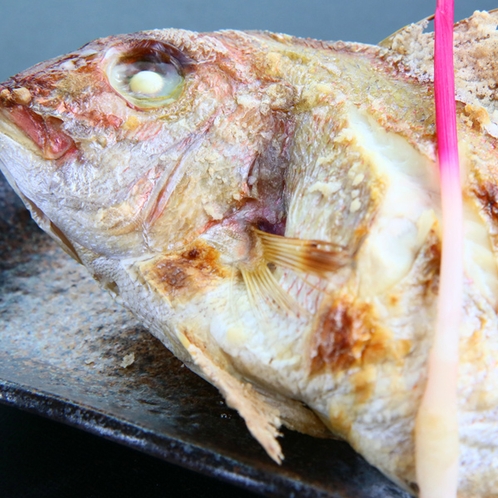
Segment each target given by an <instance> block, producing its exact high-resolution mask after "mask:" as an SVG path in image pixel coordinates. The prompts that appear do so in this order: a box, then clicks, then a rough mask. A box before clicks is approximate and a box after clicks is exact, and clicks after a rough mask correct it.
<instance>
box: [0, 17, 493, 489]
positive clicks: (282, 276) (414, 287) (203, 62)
mask: <svg viewBox="0 0 498 498" xmlns="http://www.w3.org/2000/svg"><path fill="white" fill-rule="evenodd" d="M491 26H494V28H495V27H496V15H495V16H492V15H488V14H478V15H476V16H474V18H472V19H471V20H469V21H467V22H464V23H461V24H460V25H459V27H458V29H459V33H461V34H462V38H461V46H457V55H458V56H459V57H460V58H461V60H465V59H466V58H468V57H472V56H473V55H472V54H474V53H475V52H476V50H477V51H480V53H481V54H484V55H483V56H484V57H487V58H488V59H489V60H493V61H494V60H496V57H495V52H498V51H497V50H495V47H494V44H495V43H498V42H497V41H496V40H495V39H494V38H493V36H494V37H495V38H496V35H491V34H490V33H491V32H492V31H493V30H494V28H493V29H491ZM417 29H418V28H416V27H415V28H413V27H411V28H408V29H407V30H405V32H401V33H398V34H397V35H396V37H393V38H392V39H390V40H389V41H388V42H386V44H387V45H389V46H388V47H385V48H380V47H373V46H365V45H358V44H345V43H336V44H332V43H324V42H318V41H314V40H301V39H296V38H292V37H289V36H285V35H276V34H271V33H242V32H236V31H226V32H220V33H213V34H197V33H191V32H186V31H179V30H157V31H151V32H144V33H138V34H134V35H127V36H119V37H109V38H105V39H102V40H97V41H95V42H92V43H91V44H89V45H86V46H85V47H83V48H82V49H80V50H79V51H76V52H74V53H72V54H69V55H67V56H64V57H61V58H59V59H54V60H52V61H48V62H46V63H42V64H40V65H38V66H35V67H34V68H32V69H30V70H28V71H25V72H24V73H21V74H19V75H17V76H15V77H13V78H12V79H10V80H8V81H7V82H5V83H3V84H1V85H0V166H1V167H2V170H3V171H4V172H5V174H6V176H7V178H8V179H9V181H10V182H11V183H12V185H13V186H14V188H15V189H16V191H17V192H18V193H19V194H20V195H21V197H22V198H23V199H24V201H25V203H26V205H27V207H28V208H29V209H30V210H31V212H32V214H33V217H34V218H35V219H36V220H37V221H38V223H39V224H40V226H42V228H44V229H45V230H46V231H47V232H48V233H49V234H50V235H51V236H52V237H54V238H55V239H56V240H57V241H58V242H59V243H60V244H61V245H62V246H63V248H64V249H65V250H66V251H67V252H68V253H69V254H71V255H72V256H73V257H75V258H76V259H77V260H79V261H80V262H82V263H83V264H84V265H85V266H86V267H87V268H88V269H89V270H90V271H91V272H92V274H93V275H94V277H95V278H96V279H97V280H99V281H100V282H101V284H102V285H103V287H105V288H106V289H108V290H109V291H110V292H112V293H113V294H115V295H116V297H117V298H118V299H119V300H120V301H121V302H123V304H124V305H125V306H127V307H128V308H130V309H131V310H132V311H133V312H134V313H135V314H136V315H137V316H138V317H139V318H140V319H141V320H142V322H143V323H144V324H145V325H146V326H147V327H148V328H149V329H150V330H151V332H152V333H153V334H155V335H156V336H157V337H158V338H159V339H160V340H162V341H163V343H164V344H165V345H166V346H167V347H168V348H170V349H171V350H172V351H173V352H174V353H175V355H177V356H178V357H179V358H180V359H181V360H182V361H184V362H185V363H186V364H187V365H188V366H189V367H190V368H191V369H193V370H194V371H196V372H197V373H199V374H200V375H201V376H203V377H204V378H206V379H207V380H208V381H209V382H211V383H213V384H214V385H216V386H217V387H218V388H219V389H220V391H221V392H222V393H223V395H224V396H225V398H226V399H227V402H228V403H229V404H230V405H231V406H232V407H234V408H236V409H237V410H238V411H239V413H240V414H241V416H242V417H244V419H245V420H246V423H247V425H248V428H249V429H250V430H251V432H252V433H253V435H254V436H255V437H256V438H257V439H258V441H260V443H261V444H262V445H263V446H264V447H265V449H266V450H267V452H268V453H269V455H270V456H271V457H272V458H274V459H275V460H277V461H280V460H281V458H282V454H281V450H280V447H279V445H278V442H277V441H276V437H277V436H278V427H279V426H280V424H281V423H285V424H287V425H289V426H290V427H293V428H296V429H298V430H301V431H303V432H308V433H311V434H313V435H322V436H323V435H324V434H325V433H326V432H327V430H326V429H325V426H326V428H327V429H328V430H330V431H332V433H334V434H336V435H339V436H341V437H343V438H345V439H346V440H348V441H349V442H350V443H351V444H352V445H353V446H354V447H355V448H356V449H357V450H358V451H359V452H360V453H362V454H363V455H364V456H365V457H366V458H367V459H368V460H369V461H370V462H371V463H373V464H374V465H375V466H377V467H378V468H379V469H380V470H382V471H383V472H384V473H385V474H387V475H388V476H390V477H391V478H392V479H393V480H395V481H396V482H397V483H399V484H400V485H402V486H403V487H405V488H407V489H409V490H411V491H412V492H414V491H415V490H416V483H415V472H414V457H413V455H414V441H413V431H414V419H415V415H416V412H417V408H418V405H419V401H420V397H421V395H422V392H423V388H424V383H425V378H426V368H425V366H426V360H427V354H428V351H429V348H430V345H431V338H432V333H433V327H434V318H435V302H436V298H437V292H438V275H439V264H440V250H441V247H440V246H441V242H440V219H439V215H440V213H439V211H440V207H439V201H438V199H439V195H438V191H439V186H438V181H437V171H436V166H435V136H434V133H435V131H434V110H433V94H432V83H431V78H430V74H429V75H428V74H427V71H426V70H425V69H424V68H425V65H424V64H425V63H426V61H425V59H423V58H422V59H421V58H420V57H419V58H418V59H417V57H416V56H415V55H416V54H415V55H414V53H412V52H410V49H409V47H413V46H417V43H418V42H419V41H420V40H422V41H423V43H426V44H428V45H430V38H428V39H424V37H425V36H426V35H422V34H420V33H418V31H417ZM479 29H481V31H482V32H480V33H481V34H480V35H479V36H478V35H477V34H476V33H477V31H476V30H479ZM414 33H415V34H414ZM483 33H484V34H483ZM465 35H469V36H468V37H465ZM474 35H475V36H474ZM427 36H428V35H427ZM468 39H472V40H474V45H472V49H471V50H470V51H469V50H468V48H467V47H466V46H465V40H468ZM410 43H411V45H410ZM407 47H408V48H407ZM151 50H156V51H164V53H165V54H166V56H167V57H171V59H172V60H173V61H174V62H175V64H176V65H177V68H178V71H179V72H180V73H181V76H182V78H183V80H184V82H183V87H182V90H181V93H180V94H179V95H178V96H176V97H175V98H174V99H172V101H171V102H168V103H167V104H166V105H163V106H159V107H152V108H147V109H143V108H140V106H137V105H136V103H133V102H130V101H129V100H127V99H126V98H125V97H124V96H123V95H121V94H120V93H119V92H118V91H116V89H115V88H114V87H113V86H112V85H111V82H110V80H109V68H110V67H111V66H112V64H113V60H114V59H113V57H116V56H117V55H116V54H118V55H119V54H123V53H124V54H126V53H131V54H137V53H147V51H151ZM469 54H470V55H469ZM166 56H165V57H166ZM417 61H418V65H417ZM462 67H465V64H463V66H462ZM417 71H418V72H417ZM424 71H425V72H424ZM462 71H463V70H462ZM476 71H477V72H478V70H476ZM462 74H464V72H462ZM462 78H464V76H462ZM470 80H472V78H470V79H469V82H467V83H469V85H471V84H472V81H473V80H472V81H470ZM457 81H458V79H457ZM481 90H482V89H481ZM471 93H472V92H471ZM472 98H473V99H474V100H472V102H471V101H470V100H468V99H467V97H465V96H464V97H462V98H461V102H460V103H459V135H460V142H461V152H462V154H463V157H464V164H465V168H466V176H465V179H464V201H465V229H466V247H465V258H466V283H465V313H464V317H463V329H462V332H461V351H462V353H461V367H460V376H459V400H460V401H459V403H460V423H461V451H462V453H461V461H462V470H461V477H460V488H459V496H461V497H471V496H472V497H474V496H482V497H493V496H498V494H497V492H496V491H495V490H496V489H498V467H497V465H498V464H497V463H496V462H495V459H493V458H492V455H493V454H494V453H496V450H497V448H496V441H497V438H496V437H494V436H495V435H496V434H495V433H496V431H497V430H498V429H497V424H496V420H497V419H498V413H497V409H498V408H497V407H498V399H497V395H496V393H497V392H498V389H497V388H498V369H496V362H497V360H498V338H497V335H496V330H497V326H498V323H497V316H496V308H497V300H496V299H497V298H496V296H497V295H498V294H497V292H498V271H497V266H496V254H497V250H498V227H497V212H498V208H497V206H498V189H497V187H496V185H498V169H497V165H498V156H497V148H496V145H497V144H496V137H495V136H494V135H493V130H494V128H493V126H492V125H493V123H494V121H493V119H494V118H493V116H492V112H493V111H494V108H493V107H492V106H493V105H494V104H493V102H494V101H492V100H489V99H488V97H487V96H484V97H482V98H481V97H479V96H477V97H476V95H475V93H474V94H473V96H472ZM466 99H467V100H466ZM490 102H491V103H490ZM303 403H304V404H306V405H307V406H308V407H309V408H310V409H311V410H309V409H307V408H304V407H303ZM315 414H316V415H315Z"/></svg>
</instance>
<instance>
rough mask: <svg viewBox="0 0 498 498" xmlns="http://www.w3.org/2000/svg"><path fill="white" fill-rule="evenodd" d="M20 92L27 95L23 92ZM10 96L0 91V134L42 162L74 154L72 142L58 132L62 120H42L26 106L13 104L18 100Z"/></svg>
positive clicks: (61, 130) (60, 129) (68, 137)
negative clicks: (38, 157) (39, 157)
mask: <svg viewBox="0 0 498 498" xmlns="http://www.w3.org/2000/svg"><path fill="white" fill-rule="evenodd" d="M0 88H1V87H0ZM18 90H19V89H18ZM24 90H26V92H27V93H28V94H29V91H28V90H27V89H24ZM14 92H15V90H14V91H10V90H9V89H8V88H3V89H2V90H1V91H0V132H1V133H3V134H5V135H7V136H8V137H10V138H12V140H15V141H16V142H18V143H19V144H20V145H22V146H23V147H25V148H27V149H28V150H29V151H31V152H33V153H34V154H37V155H38V156H41V157H42V158H43V159H46V160H57V159H61V158H62V157H63V156H65V155H67V154H68V153H70V152H72V151H75V150H76V144H75V143H74V141H73V139H72V138H71V137H70V136H69V135H67V134H66V133H65V132H64V131H63V129H62V126H63V121H62V120H60V119H58V118H56V117H53V116H42V115H40V114H38V113H36V112H35V111H34V110H33V109H31V108H30V107H29V106H28V104H22V103H18V102H16V100H17V101H19V97H15V95H16V94H15V93H14ZM25 98H27V96H25ZM2 104H3V105H2Z"/></svg>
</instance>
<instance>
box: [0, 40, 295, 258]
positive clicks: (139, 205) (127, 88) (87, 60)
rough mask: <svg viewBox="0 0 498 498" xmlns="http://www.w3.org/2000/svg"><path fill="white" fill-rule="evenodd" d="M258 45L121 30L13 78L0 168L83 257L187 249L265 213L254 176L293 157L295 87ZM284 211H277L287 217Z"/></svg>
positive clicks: (0, 114) (0, 89)
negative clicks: (242, 215)
mask: <svg viewBox="0 0 498 498" xmlns="http://www.w3.org/2000/svg"><path fill="white" fill-rule="evenodd" d="M255 40H256V37H255V36H251V35H249V34H244V33H237V32H221V33H218V34H212V35H201V34H197V33H192V32H188V31H181V30H155V31H150V32H142V33H137V34H132V35H123V36H111V37H108V38H103V39H100V40H97V41H94V42H92V43H90V44H87V45H85V46H84V47H82V48H81V49H79V50H77V51H75V52H72V53H70V54H67V55H65V56H61V57H58V58H56V59H52V60H50V61H47V62H44V63H41V64H38V65H36V66H34V67H33V68H31V69H28V70H26V71H24V72H22V73H20V74H18V75H16V76H14V77H12V78H11V79H9V80H7V81H6V82H4V83H1V84H0V168H1V169H2V171H3V172H4V174H5V175H6V177H7V179H8V180H9V182H10V183H11V184H12V186H13V187H14V189H15V190H16V191H17V193H18V194H19V195H20V196H21V198H22V199H23V200H24V202H25V204H26V205H27V207H28V208H29V209H30V211H31V212H32V215H33V217H34V218H35V220H36V221H37V222H38V223H39V224H40V225H41V226H42V228H44V229H45V230H46V231H47V232H48V233H49V234H51V235H52V236H53V237H54V238H55V239H56V240H57V241H58V242H59V243H61V245H62V246H63V248H65V249H66V250H67V252H69V253H70V254H72V255H73V256H76V254H75V253H78V251H79V250H77V249H75V247H81V248H85V249H86V250H88V251H91V252H92V253H94V254H97V255H104V256H106V257H117V256H119V257H127V256H130V257H135V256H140V255H143V254H146V253H150V252H161V251H164V250H166V249H175V248H178V247H181V246H184V245H185V244H187V243H188V241H189V240H192V239H193V238H195V237H197V236H198V235H199V234H201V233H203V232H204V231H206V230H207V229H208V227H210V226H212V225H213V224H219V223H221V222H223V220H226V219H227V218H230V216H231V214H232V213H233V212H235V211H237V210H240V208H241V207H242V206H244V205H248V206H252V207H251V208H247V209H246V211H248V212H249V211H250V212H251V213H253V214H252V216H253V218H255V217H257V216H262V215H261V213H262V212H263V211H264V209H263V208H261V206H260V204H261V203H259V204H258V195H259V196H261V195H263V194H262V193H261V192H262V191H263V190H264V189H262V188H260V189H259V194H258V189H257V184H256V183H257V182H256V183H255V181H254V180H252V181H251V178H252V177H251V175H252V173H253V171H254V168H255V165H257V164H258V162H259V163H260V162H261V158H262V157H266V158H268V157H269V156H271V158H270V162H273V164H272V165H273V166H274V165H275V163H276V162H279V161H285V158H283V156H284V155H282V154H281V152H282V150H281V149H282V148H283V147H284V145H283V144H284V142H285V137H286V136H287V134H288V129H287V128H286V126H287V127H288V125H286V124H285V123H287V121H288V120H287V119H286V118H285V114H286V111H287V110H288V109H286V107H287V108H288V107H289V106H291V105H292V102H291V101H292V89H289V88H287V87H286V86H285V85H281V84H279V83H276V82H275V79H274V78H273V77H272V76H271V75H268V74H266V72H265V69H264V64H263V65H261V64H258V57H259V58H260V57H261V50H260V49H259V48H258V43H255ZM279 85H280V86H279ZM276 136H277V140H276V139H275V137H276ZM275 144H277V145H275ZM270 149H271V150H272V151H273V152H269V150H270ZM276 149H279V150H278V151H276ZM278 158H279V159H278ZM267 162H268V161H267ZM277 170H278V168H277ZM270 183H271V182H270ZM273 183H274V184H277V183H278V181H276V182H273ZM273 183H272V184H273ZM266 190H268V189H266ZM274 190H275V189H274ZM275 195H276V194H275ZM273 204H274V205H275V206H276V205H277V204H278V202H277V203H273ZM256 205H257V206H256ZM254 206H256V207H254ZM277 211H278V209H277V208H276V207H275V208H274V209H273V210H272V212H271V213H270V214H267V215H265V216H266V217H267V218H269V219H270V221H271V222H273V223H277V222H278V220H277V218H278V214H277ZM255 213H256V214H255ZM77 259H78V258H77Z"/></svg>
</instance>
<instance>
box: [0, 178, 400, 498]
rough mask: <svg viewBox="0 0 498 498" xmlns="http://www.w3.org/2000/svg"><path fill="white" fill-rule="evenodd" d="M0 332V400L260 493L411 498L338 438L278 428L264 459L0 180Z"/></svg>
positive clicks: (210, 391) (237, 423)
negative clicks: (275, 458) (271, 452)
mask: <svg viewBox="0 0 498 498" xmlns="http://www.w3.org/2000/svg"><path fill="white" fill-rule="evenodd" d="M0 331H1V332H0V402H1V403H5V404H7V405H12V406H15V407H18V408H20V409H23V410H27V411H29V412H32V413H35V414H39V415H42V416H45V417H48V418H50V419H53V420H56V421H60V422H63V423H65V424H68V425H71V426H74V427H78V428H80V429H83V430H85V431H88V432H90V433H93V434H97V435H99V436H102V437H104V438H107V439H110V440H113V441H117V442H119V443H122V444H124V445H126V446H129V447H132V448H135V449H138V450H141V451H143V452H145V453H148V454H150V455H153V456H156V457H158V458H161V459H164V460H166V461H169V462H171V463H174V464H178V465H181V466H183V467H186V468H189V469H192V470H195V471H198V472H200V473H203V474H206V475H209V476H212V477H215V478H219V479H221V480H224V481H228V482H230V483H232V484H236V485H238V486H240V487H242V488H245V489H248V490H250V491H253V492H256V493H260V494H262V495H265V496H282V497H291V496H296V497H297V496H299V497H337V498H343V497H344V498H345V497H355V498H391V497H393V498H394V497H398V498H401V497H403V498H408V496H409V495H408V494H406V493H405V492H403V491H401V490H400V489H399V488H398V487H396V486H395V485H394V484H392V483H391V482H390V481H389V480H387V479H386V478H385V477H384V476H383V475H382V474H380V473H379V472H378V471H377V470H376V469H374V468H373V467H371V466H370V465H369V464H368V463H366V462H365V460H364V459H363V458H362V457H361V456H359V455H358V454H356V453H355V452H354V451H353V450H352V449H351V447H350V446H349V445H347V444H346V443H344V442H340V441H335V440H320V439H314V438H311V437H308V436H305V435H302V434H298V433H295V432H291V431H284V438H283V439H282V446H283V450H284V454H285V460H284V463H283V465H281V466H278V465H276V464H275V463H274V462H272V461H271V460H270V459H269V458H268V456H267V455H266V454H265V452H264V451H263V450H262V449H261V447H260V446H259V445H258V444H257V443H256V441H255V440H254V439H253V438H252V437H251V436H250V435H249V433H248V431H247V429H246V428H245V425H244V423H243V421H242V420H241V419H240V417H239V416H238V415H237V413H236V412H234V411H233V410H231V409H229V408H228V407H227V406H226V405H225V403H224V401H223V399H222V398H221V396H220V395H219V393H218V392H217V390H216V389H214V388H213V387H212V386H210V385H209V384H207V383H206V382H204V381H203V380H202V379H200V378H199V377H197V376H196V375H195V374H193V373H192V372H190V371H189V370H188V369H187V368H185V367H183V365H182V364H181V363H180V362H179V361H178V360H177V359H176V358H174V357H173V356H172V355H171V354H170V353H169V352H168V351H167V350H166V349H165V348H164V347H163V346H162V345H161V344H160V343H159V341H157V340H156V339H155V338H153V337H152V336H151V335H150V334H148V333H147V331H146V330H144V329H143V328H141V327H140V325H139V324H138V323H137V322H136V320H135V319H134V318H133V316H132V315H131V314H129V313H128V312H127V311H126V310H124V309H122V308H120V307H119V306H118V305H116V304H115V303H114V302H113V300H112V299H111V298H110V297H109V296H108V295H107V294H105V293H104V292H102V291H101V290H100V289H99V288H98V287H97V285H96V284H95V282H93V280H92V279H91V278H90V277H88V276H87V274H86V271H85V270H84V268H82V267H80V266H79V265H78V264H76V263H75V262H74V261H72V260H71V259H70V258H69V257H68V256H66V254H64V253H63V252H62V251H61V250H60V249H59V248H58V247H57V246H56V244H55V243H53V242H52V241H51V239H50V238H49V237H48V236H46V235H45V234H43V233H42V232H41V231H40V230H39V229H38V227H37V226H36V225H35V224H34V223H33V222H32V221H31V219H30V217H29V214H28V213H27V211H26V210H25V209H24V207H23V205H22V203H21V202H20V201H19V200H18V199H17V197H16V196H15V194H14V193H13V192H12V190H11V189H10V187H9V186H8V185H7V184H6V182H5V180H4V178H3V177H2V176H1V175H0ZM131 354H133V355H134V358H135V361H134V362H133V363H132V364H131V365H130V366H128V367H124V366H123V359H124V357H125V356H127V355H131Z"/></svg>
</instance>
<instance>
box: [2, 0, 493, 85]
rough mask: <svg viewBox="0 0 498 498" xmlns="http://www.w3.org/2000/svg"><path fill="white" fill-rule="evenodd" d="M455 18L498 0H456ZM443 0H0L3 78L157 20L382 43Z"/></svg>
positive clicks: (160, 24) (158, 23) (147, 26)
mask: <svg viewBox="0 0 498 498" xmlns="http://www.w3.org/2000/svg"><path fill="white" fill-rule="evenodd" d="M455 3H456V7H455V18H456V19H461V18H463V17H467V16H468V15H470V14H471V13H472V12H473V11H474V10H489V9H493V8H496V7H498V0H455ZM435 4H436V0H252V1H251V0H249V1H238V0H210V1H209V0H205V1H203V0H175V1H173V0H102V1H98V0H87V1H85V0H79V1H69V0H0V54H1V57H0V81H3V80H5V79H6V78H7V77H9V76H11V75H13V74H15V73H17V72H19V71H21V70H23V69H26V68H27V67H28V66H31V65H33V64H35V63H37V62H40V61H42V60H44V59H48V58H50V57H55V56H56V55H60V54H63V53H66V52H69V51H71V50H74V49H76V48H78V47H79V46H81V45H83V44H84V43H86V42H88V41H91V40H92V39H94V38H98V37H101V36H107V35H110V34H116V33H128V32H132V31H140V30H144V29H152V28H168V27H174V28H185V29H192V30H196V31H212V30H216V29H223V28H234V29H267V30H271V31H278V32H284V33H288V34H292V35H296V36H305V37H313V38H321V39H326V40H346V41H358V42H365V43H376V42H378V41H379V40H382V39H383V38H385V37H386V36H388V35H390V34H391V33H392V32H394V31H396V30H397V29H399V28H401V27H402V26H404V25H405V24H408V23H411V22H415V21H418V20H420V19H422V18H424V17H426V16H429V15H431V14H432V13H433V11H434V8H435Z"/></svg>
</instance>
